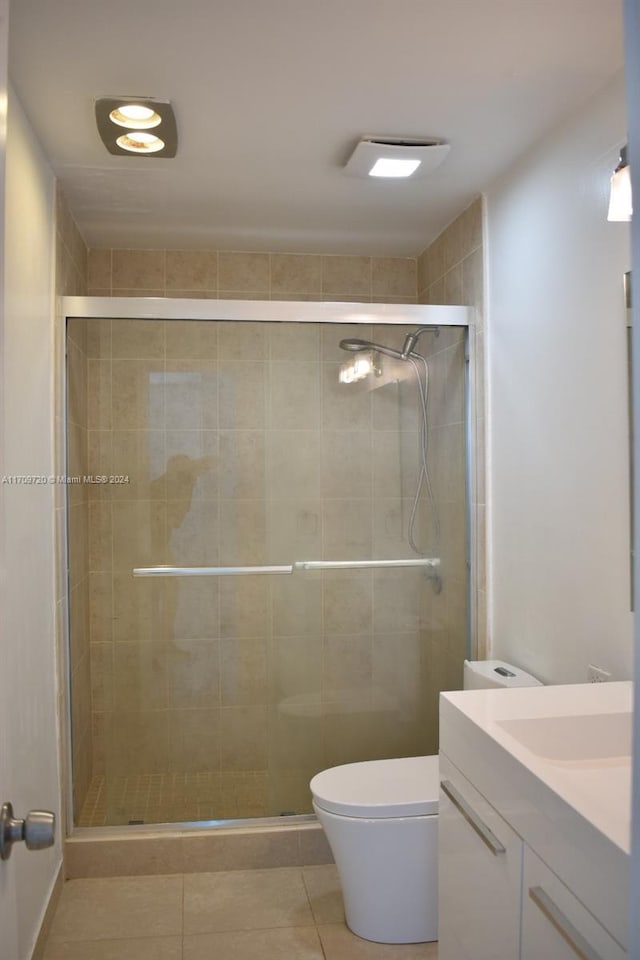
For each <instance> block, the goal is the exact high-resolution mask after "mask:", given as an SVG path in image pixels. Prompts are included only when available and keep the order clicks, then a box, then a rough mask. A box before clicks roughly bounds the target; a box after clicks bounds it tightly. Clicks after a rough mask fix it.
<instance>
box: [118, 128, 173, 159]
mask: <svg viewBox="0 0 640 960" xmlns="http://www.w3.org/2000/svg"><path fill="white" fill-rule="evenodd" d="M116 143H117V144H118V146H119V147H122V149H123V150H129V151H130V152H131V153H157V152H158V150H163V149H164V147H165V146H166V144H165V142H164V140H161V139H160V137H156V135H155V134H154V133H145V131H144V130H130V131H129V133H123V134H122V136H120V137H118V139H117V140H116Z"/></svg>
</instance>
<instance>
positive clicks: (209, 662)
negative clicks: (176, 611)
mask: <svg viewBox="0 0 640 960" xmlns="http://www.w3.org/2000/svg"><path fill="white" fill-rule="evenodd" d="M166 663H167V687H168V691H167V692H168V705H169V706H170V707H171V708H172V709H174V710H176V709H177V710H195V709H198V708H203V709H204V708H207V709H213V708H214V707H218V706H219V705H220V664H219V641H217V640H174V641H173V642H171V643H168V644H167V651H166Z"/></svg>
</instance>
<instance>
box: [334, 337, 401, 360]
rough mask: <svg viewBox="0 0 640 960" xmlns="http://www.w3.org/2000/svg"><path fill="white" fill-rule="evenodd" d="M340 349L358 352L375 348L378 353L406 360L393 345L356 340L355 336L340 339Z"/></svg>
mask: <svg viewBox="0 0 640 960" xmlns="http://www.w3.org/2000/svg"><path fill="white" fill-rule="evenodd" d="M340 349H341V350H349V351H350V352H351V353H360V351H361V350H376V351H377V352H378V353H382V354H384V355H385V356H387V357H393V358H394V359H395V360H406V357H403V356H402V354H401V352H400V351H399V350H394V349H393V347H385V346H384V345H383V344H381V343H372V342H371V340H358V339H357V338H356V337H354V338H351V339H348V340H341V341H340Z"/></svg>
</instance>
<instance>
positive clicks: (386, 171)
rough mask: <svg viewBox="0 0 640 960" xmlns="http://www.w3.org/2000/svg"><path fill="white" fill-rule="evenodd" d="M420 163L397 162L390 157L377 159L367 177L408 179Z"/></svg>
mask: <svg viewBox="0 0 640 960" xmlns="http://www.w3.org/2000/svg"><path fill="white" fill-rule="evenodd" d="M421 163H422V160H398V159H393V158H391V157H379V158H378V160H376V162H375V163H374V165H373V166H372V167H371V170H369V176H370V177H410V176H411V174H412V173H415V172H416V170H417V169H418V167H419V166H420V164H421Z"/></svg>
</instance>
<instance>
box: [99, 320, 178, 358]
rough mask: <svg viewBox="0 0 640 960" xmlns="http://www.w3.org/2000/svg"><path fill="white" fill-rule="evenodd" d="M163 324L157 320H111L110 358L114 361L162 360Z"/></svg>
mask: <svg viewBox="0 0 640 960" xmlns="http://www.w3.org/2000/svg"><path fill="white" fill-rule="evenodd" d="M164 329H165V326H164V323H162V322H161V321H159V320H112V321H111V356H112V357H113V358H114V359H133V360H150V359H153V360H157V359H160V360H163V359H164Z"/></svg>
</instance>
